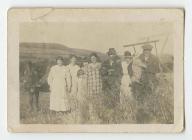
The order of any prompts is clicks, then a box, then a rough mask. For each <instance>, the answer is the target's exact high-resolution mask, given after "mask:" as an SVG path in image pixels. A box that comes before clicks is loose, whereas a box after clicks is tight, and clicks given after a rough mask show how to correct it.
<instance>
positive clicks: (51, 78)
mask: <svg viewBox="0 0 192 140" xmlns="http://www.w3.org/2000/svg"><path fill="white" fill-rule="evenodd" d="M47 82H48V85H49V87H50V88H51V85H52V82H53V67H52V68H51V69H50V72H49V74H48V78H47Z"/></svg>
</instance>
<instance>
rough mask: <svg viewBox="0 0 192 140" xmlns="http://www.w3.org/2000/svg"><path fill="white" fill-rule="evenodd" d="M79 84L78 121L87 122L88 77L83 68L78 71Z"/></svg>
mask: <svg viewBox="0 0 192 140" xmlns="http://www.w3.org/2000/svg"><path fill="white" fill-rule="evenodd" d="M77 76H78V85H77V87H78V88H77V114H76V115H77V123H85V122H86V120H87V115H88V113H87V110H88V107H87V77H86V75H85V72H84V70H83V68H81V69H80V70H79V71H78V73H77Z"/></svg>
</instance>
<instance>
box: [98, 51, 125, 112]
mask: <svg viewBox="0 0 192 140" xmlns="http://www.w3.org/2000/svg"><path fill="white" fill-rule="evenodd" d="M107 55H108V59H107V60H106V61H105V62H104V63H103V64H102V67H101V74H102V81H103V90H104V94H105V97H104V98H105V99H104V103H105V105H106V107H107V108H110V109H114V108H115V107H116V106H117V105H118V104H119V102H120V84H121V78H122V66H121V61H120V57H119V56H117V54H116V51H115V49H114V48H109V51H108V52H107Z"/></svg>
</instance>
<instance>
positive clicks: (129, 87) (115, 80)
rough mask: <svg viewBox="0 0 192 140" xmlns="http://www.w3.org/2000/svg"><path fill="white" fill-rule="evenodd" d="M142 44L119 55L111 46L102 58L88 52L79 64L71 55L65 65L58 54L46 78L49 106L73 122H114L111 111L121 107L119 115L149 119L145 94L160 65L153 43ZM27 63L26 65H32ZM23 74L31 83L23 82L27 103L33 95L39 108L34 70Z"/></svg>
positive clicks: (152, 87)
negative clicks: (136, 50) (136, 51)
mask: <svg viewBox="0 0 192 140" xmlns="http://www.w3.org/2000/svg"><path fill="white" fill-rule="evenodd" d="M142 48H143V52H142V54H140V55H139V56H134V55H133V54H131V53H130V52H129V51H125V52H124V56H123V58H121V57H119V56H118V55H117V53H116V50H115V49H114V48H109V51H108V52H107V56H108V57H107V60H105V61H104V62H101V61H100V58H99V57H98V55H97V54H96V53H91V54H90V56H89V57H88V58H87V59H84V60H83V62H82V65H81V66H80V65H78V64H77V61H78V60H77V57H76V56H75V55H71V56H70V63H69V64H68V65H64V62H63V61H64V60H63V58H62V57H58V58H57V59H56V65H54V66H52V67H51V69H50V71H49V74H48V78H47V82H48V85H49V88H50V110H51V111H53V112H56V113H57V112H58V113H62V114H68V113H71V114H73V115H72V117H74V118H73V119H74V120H75V122H76V123H87V122H89V123H92V122H94V123H115V121H116V119H117V118H115V116H116V115H115V114H118V112H119V110H123V112H121V115H123V114H124V113H125V114H126V115H125V117H126V116H130V118H129V119H132V121H135V122H137V123H145V121H146V120H147V119H149V115H148V114H147V113H146V106H147V105H148V102H150V101H149V100H150V99H149V97H150V95H152V94H154V93H155V89H156V87H157V86H158V80H157V78H156V74H157V73H159V72H160V65H159V60H158V58H157V57H156V56H154V55H153V54H152V53H151V51H152V49H153V46H151V45H150V44H145V45H143V46H142ZM29 66H30V67H29V68H28V69H30V68H32V66H31V65H29ZM27 75H29V77H30V78H29V79H30V80H29V79H28V83H32V84H28V86H27V87H28V91H29V93H30V105H31V107H33V102H34V100H33V98H34V97H35V99H36V108H39V104H38V100H39V99H38V98H39V87H40V85H39V82H38V78H39V76H38V72H36V71H35V70H32V69H31V70H30V71H29V70H28V74H27ZM26 81H27V80H26ZM29 81H30V82H29ZM33 96H34V97H33ZM104 114H105V115H104ZM144 118H146V120H145V119H144Z"/></svg>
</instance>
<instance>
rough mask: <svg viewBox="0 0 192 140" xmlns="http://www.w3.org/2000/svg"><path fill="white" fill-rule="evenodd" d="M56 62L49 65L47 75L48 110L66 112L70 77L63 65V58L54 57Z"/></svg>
mask: <svg viewBox="0 0 192 140" xmlns="http://www.w3.org/2000/svg"><path fill="white" fill-rule="evenodd" d="M56 61H57V64H56V65H54V66H53V67H51V70H50V72H49V75H48V84H49V86H50V91H51V93H50V110H53V111H62V112H66V111H69V110H70V104H69V95H68V91H70V87H71V78H70V74H69V71H68V69H67V68H66V67H65V66H64V65H63V58H62V57H58V58H57V59H56Z"/></svg>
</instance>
